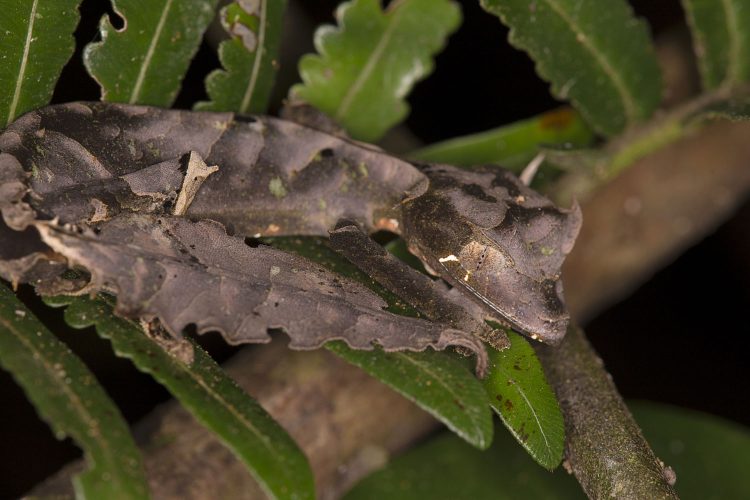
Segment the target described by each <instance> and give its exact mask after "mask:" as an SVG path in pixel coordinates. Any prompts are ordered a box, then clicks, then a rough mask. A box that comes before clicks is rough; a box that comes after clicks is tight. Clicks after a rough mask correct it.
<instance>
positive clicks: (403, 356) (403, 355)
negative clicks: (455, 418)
mask: <svg viewBox="0 0 750 500" xmlns="http://www.w3.org/2000/svg"><path fill="white" fill-rule="evenodd" d="M390 354H394V355H396V356H397V357H400V358H401V359H404V360H406V361H407V362H409V363H411V364H413V365H414V366H416V367H417V368H419V369H421V370H422V371H424V372H425V373H426V374H428V375H429V376H430V377H432V378H433V380H435V381H436V382H437V383H438V385H440V386H441V387H443V388H444V389H445V391H446V392H447V393H448V394H450V395H451V396H453V398H454V399H456V400H457V401H462V400H463V398H462V397H461V394H459V393H457V392H455V391H454V388H453V386H451V385H450V384H448V383H446V382H444V381H443V379H442V377H440V376H439V375H438V374H437V373H436V372H434V371H432V370H431V369H430V368H429V365H427V364H425V363H420V362H419V361H417V360H416V359H413V358H412V357H411V356H409V355H407V354H406V353H403V352H398V351H396V352H393V353H390ZM414 401H415V402H416V403H417V404H418V405H419V406H421V407H423V408H428V407H427V405H425V404H424V402H422V401H421V400H419V399H417V398H415V399H414ZM467 407H468V405H467ZM433 409H434V408H433ZM463 414H464V415H466V417H467V418H468V419H469V420H470V421H471V422H472V426H473V427H474V429H475V432H476V436H481V434H482V433H481V430H480V429H479V427H478V426H477V423H476V422H475V419H474V418H472V417H471V416H470V415H469V413H468V412H467V411H465V410H464V411H463Z"/></svg>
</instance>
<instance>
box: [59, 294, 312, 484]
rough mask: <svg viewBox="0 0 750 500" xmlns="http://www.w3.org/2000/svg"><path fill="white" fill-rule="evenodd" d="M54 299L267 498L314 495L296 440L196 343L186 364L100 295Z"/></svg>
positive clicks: (70, 319)
mask: <svg viewBox="0 0 750 500" xmlns="http://www.w3.org/2000/svg"><path fill="white" fill-rule="evenodd" d="M55 301H56V303H57V304H62V303H68V304H69V306H68V308H67V309H66V310H65V319H66V321H67V322H68V323H69V324H70V325H71V326H73V327H75V328H84V327H87V326H91V325H96V331H97V333H98V334H99V335H100V336H101V337H104V338H107V339H109V340H110V341H111V342H112V346H113V348H114V351H115V353H116V354H117V355H118V356H121V357H125V358H129V359H131V360H132V361H133V363H134V364H135V366H136V367H138V369H139V370H141V371H143V372H145V373H149V374H151V375H152V376H153V377H154V378H155V379H156V380H157V381H159V382H160V383H161V384H163V385H164V386H165V387H166V388H167V389H168V390H169V391H170V392H171V393H172V394H173V395H174V396H175V398H177V399H178V400H179V401H180V403H182V405H183V406H184V407H185V408H186V409H187V410H188V411H189V412H190V413H191V414H192V415H193V416H194V417H195V418H196V419H197V420H198V421H199V422H201V423H202V424H203V425H205V426H206V427H207V428H208V429H210V430H212V431H213V432H215V433H216V435H217V436H218V437H219V438H220V439H221V440H222V441H223V442H224V444H225V445H226V446H227V447H228V448H229V449H230V450H232V451H233V452H234V453H235V454H236V455H237V457H238V458H239V459H240V460H241V461H242V462H243V463H244V464H245V465H246V466H247V468H248V469H249V470H250V472H251V473H252V474H253V476H254V477H255V478H256V479H257V480H258V483H259V484H260V485H261V486H262V487H263V489H264V490H265V491H266V493H267V494H268V495H269V496H270V497H271V498H289V499H292V498H293V499H302V498H313V497H314V495H315V487H314V484H313V477H312V472H311V471H310V466H309V464H308V462H307V458H306V457H305V455H304V454H303V453H302V451H301V450H300V449H299V447H298V446H297V445H296V443H295V442H294V441H293V440H292V438H291V437H289V435H288V434H287V433H286V431H284V429H283V428H282V427H281V426H280V425H279V424H277V423H276V422H275V421H274V420H273V419H272V418H271V417H270V416H269V415H268V414H267V413H266V412H265V410H263V408H261V406H260V405H259V404H258V403H257V402H256V401H255V400H254V399H252V398H251V397H250V396H248V395H247V394H246V393H245V392H244V391H243V390H242V389H241V388H240V387H239V386H238V385H237V384H236V383H235V382H234V381H233V380H232V379H231V378H229V377H228V376H227V375H226V373H224V371H223V370H222V369H221V367H219V365H217V364H216V362H215V361H214V360H213V359H211V357H210V356H209V355H208V354H207V353H206V352H205V351H203V349H201V348H200V347H199V346H198V345H197V344H192V345H193V349H194V360H193V362H192V363H191V364H190V365H187V364H185V363H183V362H182V361H180V360H179V359H177V358H176V357H172V356H170V355H169V354H167V352H166V351H165V350H164V349H163V348H162V347H160V346H159V344H157V343H156V342H155V341H154V340H152V339H150V338H149V337H147V336H146V335H144V333H143V330H142V329H141V328H140V327H139V326H137V325H136V324H135V323H133V322H131V321H127V320H124V319H121V318H118V317H116V316H114V314H113V312H112V307H111V306H110V305H109V303H108V302H107V301H105V300H103V299H101V298H100V299H96V300H92V299H88V298H83V297H76V298H56V299H55Z"/></svg>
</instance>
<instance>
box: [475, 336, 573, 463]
mask: <svg viewBox="0 0 750 500" xmlns="http://www.w3.org/2000/svg"><path fill="white" fill-rule="evenodd" d="M508 337H509V338H510V341H511V346H510V348H508V349H506V350H504V351H497V350H495V349H492V348H490V347H488V351H489V355H490V363H491V365H490V366H491V368H490V373H489V375H488V376H487V378H486V379H484V388H485V389H486V391H487V395H488V396H489V401H490V406H492V408H493V409H494V410H495V412H496V413H497V414H498V415H499V416H500V419H501V420H502V421H503V423H504V424H505V426H506V427H507V428H508V429H509V430H510V432H511V434H513V436H514V437H515V438H516V439H517V440H518V442H519V443H521V445H522V446H523V447H524V448H525V449H526V451H528V452H529V454H530V455H531V456H532V457H533V458H534V460H536V461H537V462H538V463H539V464H540V465H541V466H542V467H545V468H546V469H548V470H552V469H554V468H555V467H557V466H558V465H559V464H560V461H561V460H562V454H563V447H564V444H565V426H564V423H563V418H562V413H561V412H560V407H559V405H558V404H557V398H556V397H555V393H554V392H553V391H552V388H551V387H550V386H549V384H548V383H547V379H546V378H545V377H544V372H543V371H542V365H541V364H540V363H539V359H538V358H537V357H536V353H535V352H534V349H533V348H532V347H531V346H530V345H529V343H528V342H527V341H526V339H524V338H523V337H521V336H520V335H518V334H516V333H513V332H511V331H509V332H508Z"/></svg>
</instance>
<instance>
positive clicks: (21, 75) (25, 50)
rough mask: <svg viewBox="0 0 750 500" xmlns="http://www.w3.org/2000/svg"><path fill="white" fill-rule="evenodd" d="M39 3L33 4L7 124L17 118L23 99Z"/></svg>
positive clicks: (37, 1) (36, 1)
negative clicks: (27, 64)
mask: <svg viewBox="0 0 750 500" xmlns="http://www.w3.org/2000/svg"><path fill="white" fill-rule="evenodd" d="M38 4H39V0H34V3H32V4H31V13H30V15H29V28H28V29H27V30H26V42H25V43H24V46H23V56H21V66H20V68H18V79H17V80H16V88H15V90H14V91H13V99H11V102H10V108H9V109H8V119H7V121H6V125H8V124H10V123H11V122H12V121H13V118H15V115H16V108H18V102H19V101H20V100H21V88H22V87H23V79H24V76H25V75H26V63H27V62H28V60H29V51H30V50H31V38H32V37H31V34H32V33H33V31H34V23H35V21H36V7H37V5H38Z"/></svg>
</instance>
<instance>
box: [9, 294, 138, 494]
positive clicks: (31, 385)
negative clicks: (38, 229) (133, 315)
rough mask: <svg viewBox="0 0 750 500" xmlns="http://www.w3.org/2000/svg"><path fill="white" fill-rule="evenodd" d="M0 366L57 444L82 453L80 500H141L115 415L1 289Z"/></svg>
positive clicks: (132, 452) (132, 453)
mask: <svg viewBox="0 0 750 500" xmlns="http://www.w3.org/2000/svg"><path fill="white" fill-rule="evenodd" d="M0 365H2V367H3V368H4V369H6V370H8V371H9V372H10V373H11V374H12V375H13V377H14V378H15V379H16V381H17V382H18V383H19V384H20V385H21V386H22V387H23V389H24V391H25V392H26V395H27V396H28V397H29V399H30V400H31V401H32V403H34V406H35V407H36V409H37V411H38V412H39V414H40V415H41V416H42V417H43V418H44V419H45V420H46V421H47V422H48V423H49V424H50V426H51V427H52V429H53V430H54V432H55V436H57V438H58V439H63V438H64V437H65V436H70V437H71V438H73V440H74V441H75V442H76V443H78V445H80V446H81V448H83V451H84V453H85V455H86V461H87V462H88V464H89V469H88V470H87V471H85V472H83V473H82V474H80V475H79V476H76V477H75V478H74V479H73V485H74V487H75V489H76V492H77V495H78V496H79V497H82V498H92V499H93V498H113V499H116V498H122V499H125V498H145V497H147V496H148V485H147V483H146V478H145V475H144V471H143V464H142V463H141V457H140V454H139V452H138V448H136V446H135V443H134V442H133V438H132V437H131V435H130V430H129V429H128V425H127V424H126V423H125V420H124V419H123V418H122V416H121V415H120V412H119V410H118V409H117V407H116V406H115V404H114V403H113V402H112V400H110V399H109V397H108V396H107V394H106V393H105V392H104V389H103V388H102V387H101V386H100V385H99V383H98V382H97V381H96V378H94V375H93V374H92V373H91V372H90V371H89V370H88V368H86V365H84V364H83V362H82V361H81V360H80V359H79V358H78V357H77V356H76V355H75V354H73V352H72V351H71V350H70V349H69V348H68V346H66V345H65V344H63V343H62V342H60V341H59V340H57V338H56V337H55V336H54V335H53V334H52V333H51V332H50V331H49V330H47V328H45V327H44V325H43V324H42V323H41V322H40V321H39V320H38V319H37V318H36V317H35V316H34V315H33V314H32V312H31V311H30V310H28V309H27V308H26V307H25V306H24V305H23V304H22V303H21V301H19V300H18V299H17V298H16V296H15V295H14V294H13V293H12V292H11V291H10V290H9V289H8V288H7V287H6V286H5V285H3V284H0Z"/></svg>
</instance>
